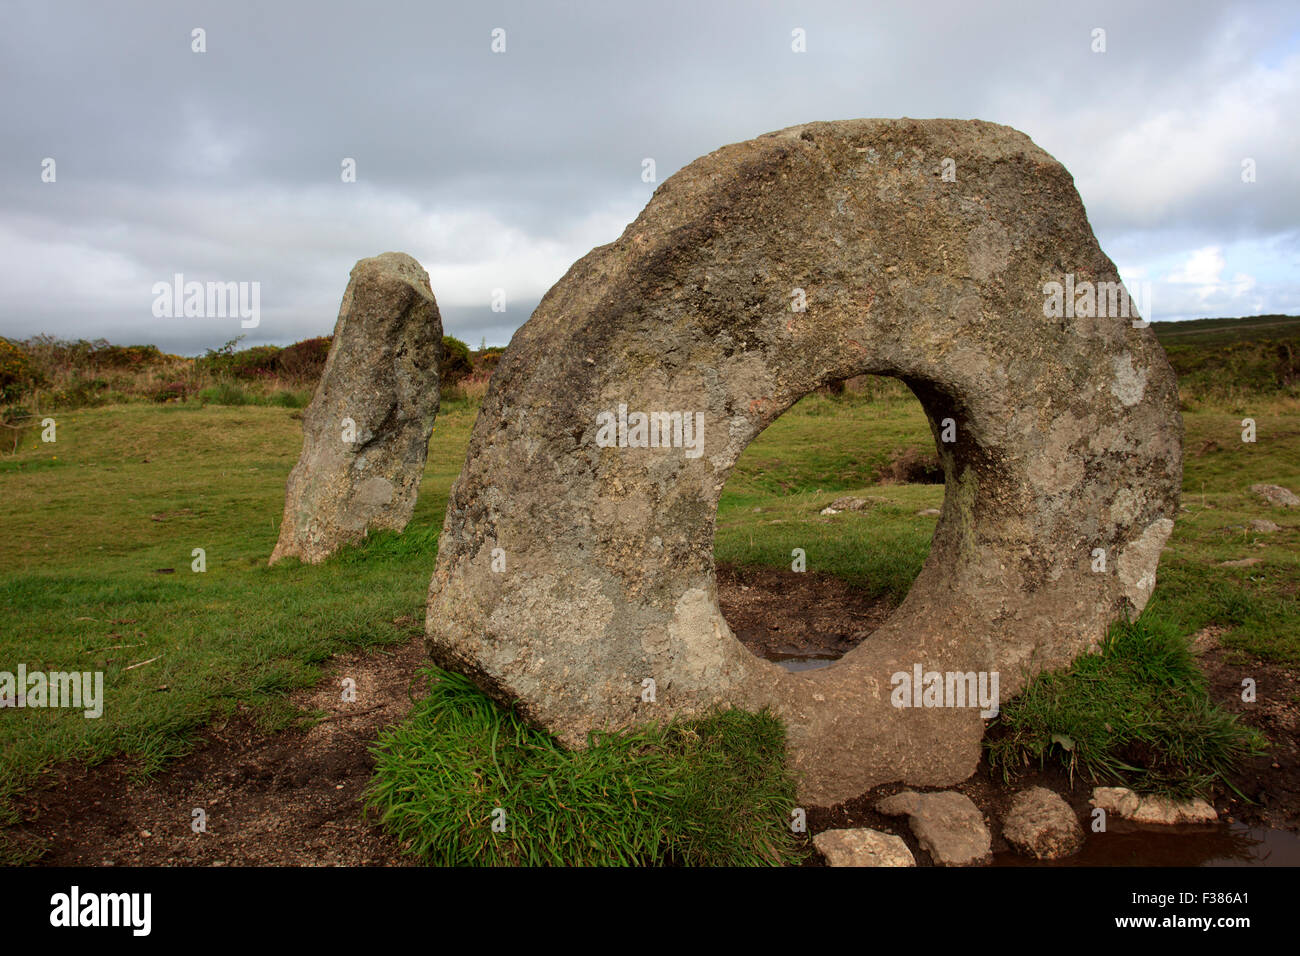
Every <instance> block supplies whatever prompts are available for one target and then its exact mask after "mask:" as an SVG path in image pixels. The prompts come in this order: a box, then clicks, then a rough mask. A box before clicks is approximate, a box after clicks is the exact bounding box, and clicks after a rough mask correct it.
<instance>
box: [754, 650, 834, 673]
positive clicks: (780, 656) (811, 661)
mask: <svg viewBox="0 0 1300 956" xmlns="http://www.w3.org/2000/svg"><path fill="white" fill-rule="evenodd" d="M763 657H764V659H765V660H769V661H771V662H772V663H774V664H779V665H780V666H781V667H784V668H785V669H786V670H788V671H815V670H820V669H821V668H823V667H830V666H831V665H832V664H833V663H835V662H836V661H838V660H839V659H840V655H839V654H825V653H819V652H817V651H795V652H793V653H783V652H781V651H773V650H766V651H765V653H764V654H763Z"/></svg>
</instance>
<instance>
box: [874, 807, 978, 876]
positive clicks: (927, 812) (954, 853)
mask: <svg viewBox="0 0 1300 956" xmlns="http://www.w3.org/2000/svg"><path fill="white" fill-rule="evenodd" d="M876 809H877V810H878V811H880V812H881V813H883V814H884V815H885V816H887V817H897V816H902V815H903V814H906V815H907V822H908V825H909V826H911V828H912V832H913V833H914V834H915V835H916V839H917V842H919V843H920V844H921V849H922V850H924V851H925V852H926V853H929V854H930V856H931V857H932V858H933V859H934V862H935V863H937V864H938V865H939V866H977V865H979V864H981V863H987V862H988V860H989V857H990V850H991V849H992V847H993V839H992V837H990V836H989V828H988V827H987V826H985V825H984V816H983V814H981V813H980V810H979V807H977V806H975V804H974V802H973V801H972V800H971V798H970V797H968V796H966V795H965V794H964V793H957V792H956V791H955V790H945V791H943V792H942V793H916V792H915V791H912V790H904V791H903V792H902V793H896V794H894V795H893V796H892V797H885V799H883V800H881V801H880V802H879V803H877V804H876Z"/></svg>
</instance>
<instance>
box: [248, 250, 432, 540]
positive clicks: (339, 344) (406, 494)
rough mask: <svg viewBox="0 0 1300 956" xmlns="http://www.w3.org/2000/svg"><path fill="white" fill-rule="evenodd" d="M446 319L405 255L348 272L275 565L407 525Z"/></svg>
mask: <svg viewBox="0 0 1300 956" xmlns="http://www.w3.org/2000/svg"><path fill="white" fill-rule="evenodd" d="M441 359H442V317H441V316H440V315H439V314H438V303H437V302H436V301H435V300H434V297H433V290H432V289H431V288H430V286H429V275H428V273H426V272H425V271H424V269H423V268H422V267H421V266H420V264H419V263H418V262H416V261H415V260H414V259H412V258H411V257H410V256H408V255H406V254H405V253H401V252H385V253H384V254H383V255H380V256H375V257H374V258H372V259H362V260H361V261H360V262H358V263H357V264H356V266H354V267H353V269H352V276H351V279H350V280H349V282H348V287H347V291H345V292H344V293H343V305H342V307H341V308H340V309H339V318H338V323H337V324H336V325H335V326H334V342H333V344H332V345H331V346H330V352H329V357H328V358H327V359H326V361H325V371H324V373H323V374H322V375H321V380H320V383H319V384H318V385H317V386H316V395H315V397H313V398H312V401H311V404H310V405H309V406H308V407H307V410H306V411H305V412H304V413H303V445H302V456H301V457H300V458H299V459H298V464H297V465H295V466H294V468H293V471H291V472H290V473H289V482H288V486H287V488H286V492H285V500H284V520H283V522H282V524H281V525H280V539H279V541H278V542H277V543H276V546H275V551H274V552H273V553H272V554H271V563H272V564H274V563H275V562H276V561H278V560H280V559H281V558H283V557H288V556H293V557H297V558H300V559H302V560H303V561H305V562H306V563H308V564H317V563H319V562H321V561H323V560H325V558H327V557H328V556H329V555H331V554H333V553H334V551H336V550H337V549H338V548H339V547H340V546H342V545H344V544H350V543H355V542H357V541H360V540H361V539H362V538H364V537H365V536H366V534H367V533H368V532H369V531H370V530H371V529H380V528H391V529H393V530H396V531H401V530H402V529H403V528H405V527H406V524H407V522H408V521H410V520H411V513H412V512H413V511H414V510H415V500H416V497H417V495H418V493H419V488H420V478H421V476H423V474H424V463H425V458H426V457H427V455H428V448H429V435H430V433H431V432H432V431H433V420H434V418H435V416H436V415H437V414H438V364H439V362H440V361H441Z"/></svg>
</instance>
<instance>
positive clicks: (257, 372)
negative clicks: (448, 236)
mask: <svg viewBox="0 0 1300 956" xmlns="http://www.w3.org/2000/svg"><path fill="white" fill-rule="evenodd" d="M242 339H243V336H238V337H236V338H233V339H231V340H230V341H228V342H226V343H225V344H223V345H221V346H220V347H219V348H215V349H208V350H207V351H206V353H205V354H204V355H202V356H199V357H198V358H185V357H184V356H180V355H168V354H166V353H164V352H161V351H159V349H158V348H157V347H156V346H153V345H111V344H109V343H108V342H106V341H104V340H102V339H100V340H96V341H94V342H89V341H86V340H85V339H80V340H77V341H75V342H71V341H64V340H62V339H56V338H54V337H53V336H49V335H38V336H35V337H34V338H31V339H27V340H26V341H23V342H16V341H10V340H8V339H2V338H0V406H3V407H15V408H17V407H21V408H23V409H24V410H25V411H27V412H29V413H32V414H34V413H35V410H37V409H44V410H55V409H75V408H85V407H93V406H98V405H107V404H112V403H118V402H131V401H145V402H185V401H190V400H197V401H199V402H200V403H203V404H219V405H280V406H283V407H285V408H301V407H303V406H304V405H306V404H307V403H308V402H310V401H311V396H312V392H313V391H314V390H315V388H316V385H317V383H318V382H319V381H320V376H321V373H322V372H324V370H325V364H326V360H327V359H328V357H329V350H330V346H331V344H332V342H333V337H332V336H317V337H315V338H310V339H304V340H302V341H301V342H295V343H294V344H293V345H290V346H287V347H285V348H280V347H279V346H278V345H254V346H252V347H250V348H246V349H240V348H239V347H238V346H239V343H240V342H241V341H242ZM443 349H444V355H443V360H442V363H441V365H440V374H441V384H442V388H443V391H444V394H445V396H446V397H447V398H449V399H451V400H452V401H460V402H470V403H473V402H477V401H479V400H481V399H482V397H483V394H484V393H485V392H486V391H487V380H488V377H489V376H490V374H491V369H492V367H494V366H495V364H496V362H497V361H498V359H499V357H500V356H499V352H500V350H499V349H498V350H489V351H488V352H487V353H486V355H485V356H483V357H482V362H483V368H478V367H476V365H475V358H474V357H473V356H472V355H471V354H470V351H469V349H468V347H467V346H466V345H465V343H464V342H462V341H460V340H459V339H457V338H455V337H453V336H445V337H444V344H443Z"/></svg>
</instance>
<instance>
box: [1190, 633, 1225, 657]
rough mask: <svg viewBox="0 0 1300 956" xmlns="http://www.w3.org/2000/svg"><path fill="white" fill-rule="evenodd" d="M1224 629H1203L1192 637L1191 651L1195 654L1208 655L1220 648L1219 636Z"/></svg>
mask: <svg viewBox="0 0 1300 956" xmlns="http://www.w3.org/2000/svg"><path fill="white" fill-rule="evenodd" d="M1223 631H1224V628H1221V627H1213V626H1211V627H1203V628H1201V629H1200V630H1199V631H1197V632H1196V633H1195V634H1193V635H1192V640H1191V651H1192V653H1193V654H1197V655H1200V654H1208V653H1209V652H1210V651H1212V650H1214V649H1215V648H1217V647H1218V646H1219V635H1220V634H1222V633H1223Z"/></svg>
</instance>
